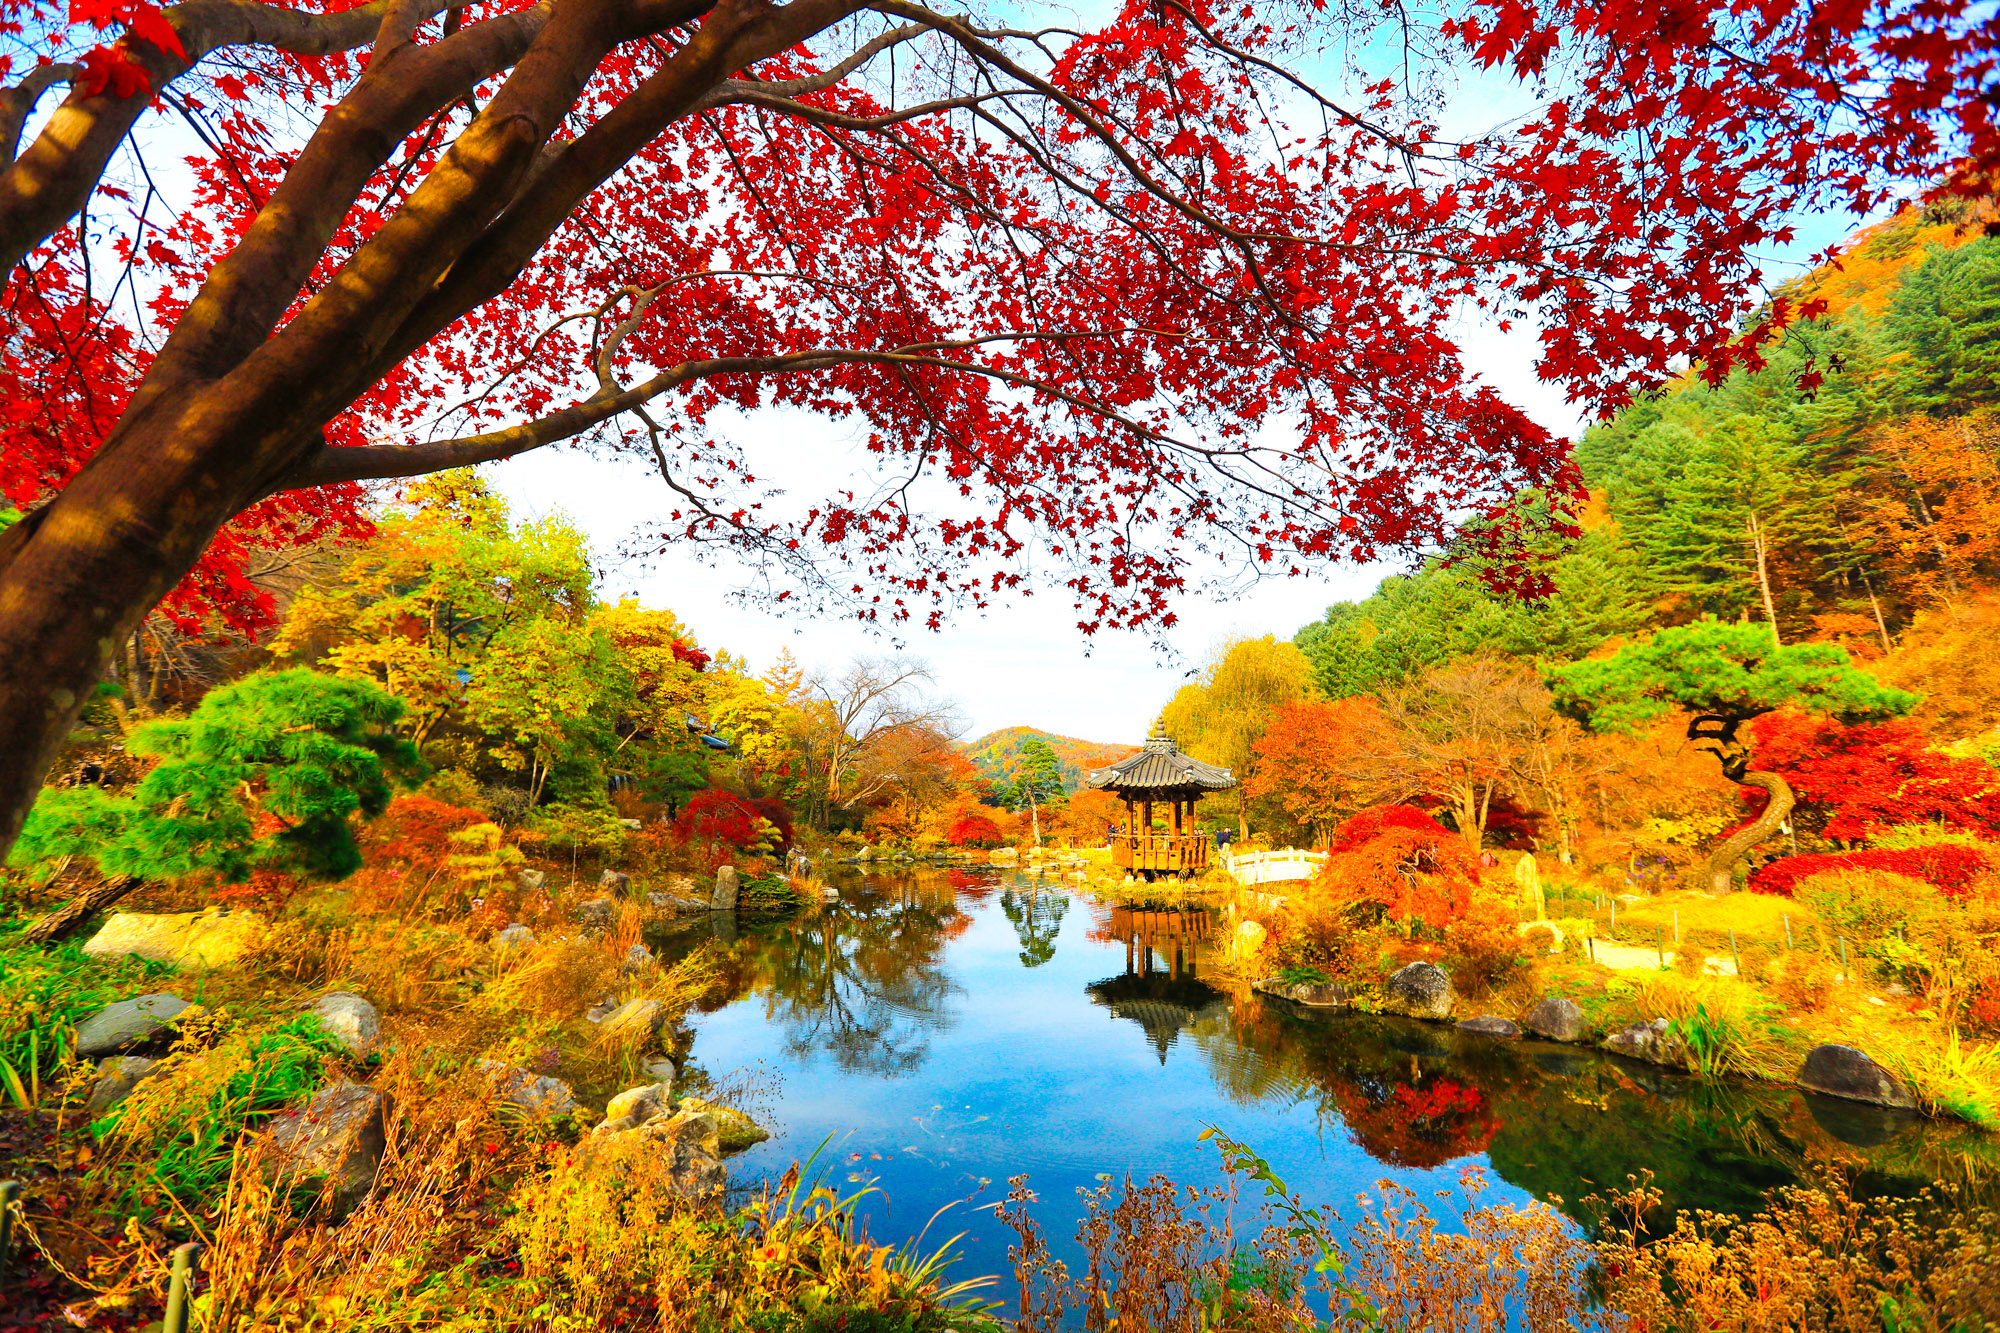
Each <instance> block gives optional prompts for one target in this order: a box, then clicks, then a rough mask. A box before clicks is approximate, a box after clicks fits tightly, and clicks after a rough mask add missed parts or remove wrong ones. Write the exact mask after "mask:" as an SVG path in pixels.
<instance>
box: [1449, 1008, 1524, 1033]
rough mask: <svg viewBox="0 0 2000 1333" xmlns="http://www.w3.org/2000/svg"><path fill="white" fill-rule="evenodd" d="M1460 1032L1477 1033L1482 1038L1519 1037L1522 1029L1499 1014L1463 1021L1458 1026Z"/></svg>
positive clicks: (1482, 1015) (1484, 1015) (1483, 1015)
mask: <svg viewBox="0 0 2000 1333" xmlns="http://www.w3.org/2000/svg"><path fill="white" fill-rule="evenodd" d="M1458 1030H1459V1031H1460V1032H1472V1033H1476V1034H1478V1035H1479V1036H1482V1037H1518V1036H1520V1035H1521V1029H1520V1028H1518V1027H1516V1026H1515V1025H1514V1024H1513V1022H1512V1021H1510V1020H1508V1019H1505V1018H1502V1017H1500V1015H1498V1014H1481V1015H1479V1016H1478V1017H1477V1018H1467V1019H1461V1020H1460V1021H1459V1024H1458Z"/></svg>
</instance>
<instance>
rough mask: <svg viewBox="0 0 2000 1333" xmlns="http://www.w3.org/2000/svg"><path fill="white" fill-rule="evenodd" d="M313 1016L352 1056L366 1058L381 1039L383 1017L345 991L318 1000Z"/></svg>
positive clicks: (359, 998) (373, 1007) (366, 1002)
mask: <svg viewBox="0 0 2000 1333" xmlns="http://www.w3.org/2000/svg"><path fill="white" fill-rule="evenodd" d="M312 1014H313V1017H315V1018H317V1019H319V1025H320V1026H321V1027H323V1028H325V1029H326V1030H327V1033H328V1034H329V1035H331V1036H333V1037H334V1038H336V1039H337V1040H338V1041H339V1042H340V1044H341V1045H342V1046H345V1047H346V1048H347V1049H348V1051H349V1053H350V1054H353V1055H357V1056H360V1055H366V1054H368V1052H369V1051H370V1050H372V1049H373V1048H374V1046H375V1042H376V1039H377V1038H379V1037H380V1036H381V1035H382V1016H381V1015H380V1014H378V1013H376V1012H375V1006H374V1005H372V1004H370V1003H368V1001H366V1000H364V999H362V998H361V997H360V996H359V995H354V994H351V993H350V992H347V991H334V992H333V993H331V994H329V995H322V996H320V997H319V1000H318V1002H317V1003H315V1004H314V1005H313V1007H312Z"/></svg>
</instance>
